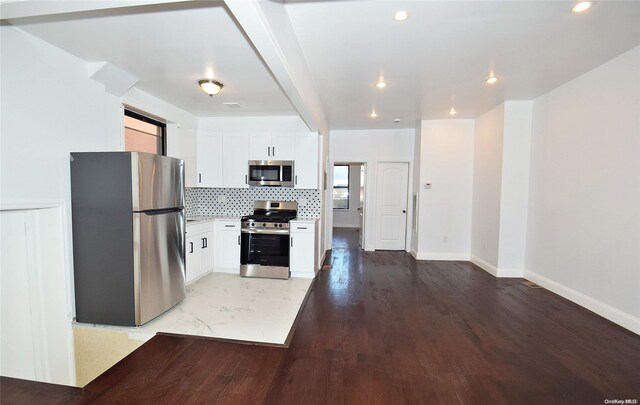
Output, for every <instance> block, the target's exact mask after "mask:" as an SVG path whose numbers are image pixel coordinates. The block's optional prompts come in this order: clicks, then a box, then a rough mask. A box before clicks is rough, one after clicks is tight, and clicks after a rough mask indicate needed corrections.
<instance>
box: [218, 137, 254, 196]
mask: <svg viewBox="0 0 640 405" xmlns="http://www.w3.org/2000/svg"><path fill="white" fill-rule="evenodd" d="M222 149H223V151H224V153H223V156H222V167H223V171H222V186H223V187H229V188H247V187H249V185H248V184H247V181H248V179H247V170H248V169H249V135H248V134H234V133H228V134H224V135H223V136H222Z"/></svg>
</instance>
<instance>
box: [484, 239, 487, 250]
mask: <svg viewBox="0 0 640 405" xmlns="http://www.w3.org/2000/svg"><path fill="white" fill-rule="evenodd" d="M484 250H487V241H485V242H484Z"/></svg>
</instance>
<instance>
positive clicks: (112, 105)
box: [0, 25, 197, 385]
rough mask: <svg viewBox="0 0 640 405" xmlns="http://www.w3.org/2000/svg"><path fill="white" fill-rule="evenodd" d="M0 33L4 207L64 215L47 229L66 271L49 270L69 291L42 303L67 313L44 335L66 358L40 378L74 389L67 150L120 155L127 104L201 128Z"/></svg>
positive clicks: (48, 51) (7, 30)
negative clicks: (119, 95)
mask: <svg viewBox="0 0 640 405" xmlns="http://www.w3.org/2000/svg"><path fill="white" fill-rule="evenodd" d="M0 30H1V35H0V40H1V46H0V51H1V52H2V54H1V70H2V76H1V83H0V86H1V88H2V92H1V103H0V104H1V106H0V109H1V110H0V112H1V116H2V122H1V135H0V136H1V138H0V144H1V146H2V149H1V150H0V154H1V159H0V172H1V173H0V179H1V184H2V194H1V195H0V206H1V208H2V209H3V210H5V209H8V208H12V209H16V208H21V209H24V208H44V207H54V208H56V209H59V210H60V216H61V218H62V219H61V221H59V223H56V222H51V223H49V226H50V227H54V229H51V228H48V229H47V231H48V234H50V235H55V237H57V238H59V239H56V240H53V241H51V243H54V242H55V243H58V244H59V246H60V247H61V250H62V252H63V257H64V258H63V260H64V264H63V265H64V271H63V272H61V273H55V272H53V271H52V272H51V273H50V274H56V275H57V277H59V278H62V280H60V279H56V280H54V281H52V284H51V285H53V284H59V285H62V286H63V288H56V289H55V291H53V292H52V295H47V296H46V297H44V300H45V302H44V303H43V306H44V308H46V309H47V311H57V312H56V313H57V314H60V313H62V314H63V315H64V316H63V317H62V319H63V320H62V321H59V320H60V319H61V318H56V319H58V321H59V322H58V323H57V324H55V325H52V326H51V327H54V328H55V329H56V331H57V333H52V334H47V336H46V337H45V338H46V344H47V345H50V346H51V347H55V356H56V358H57V359H63V361H62V362H59V361H57V360H56V362H51V363H50V365H49V367H53V368H55V369H51V370H49V371H48V373H44V374H42V375H44V377H43V379H44V380H45V381H49V382H55V383H60V384H70V385H72V384H74V382H75V371H74V365H73V364H74V355H73V340H72V339H73V337H72V333H71V322H72V319H73V317H74V316H75V306H74V298H73V296H74V293H73V255H72V239H71V209H70V208H71V207H70V204H71V194H70V177H69V153H70V152H75V151H104V150H121V148H122V126H121V123H122V103H123V102H125V103H127V104H130V105H132V106H134V107H137V108H139V109H143V110H146V111H147V112H149V113H151V114H154V115H157V116H161V117H162V116H163V115H164V114H165V113H167V114H168V116H167V115H165V116H164V118H166V119H167V120H169V121H170V125H174V128H175V129H176V131H177V129H178V123H179V122H185V123H187V124H188V125H191V126H195V125H196V123H197V121H196V120H195V117H193V116H190V115H189V114H187V113H184V112H179V111H178V110H177V109H175V107H174V108H169V106H170V105H169V104H167V103H165V102H162V101H160V100H157V99H154V98H153V97H151V96H149V95H148V94H146V93H144V92H140V91H138V90H132V91H130V92H129V93H127V94H125V96H124V97H123V99H120V98H117V97H114V96H112V95H107V94H106V93H105V90H104V85H103V84H101V83H99V82H96V81H94V80H91V79H90V78H89V75H88V71H87V64H86V63H85V62H84V61H82V60H80V59H78V58H76V57H74V56H72V55H70V54H68V53H66V52H65V51H62V50H60V49H58V48H56V47H54V46H52V45H50V44H48V43H46V42H44V41H42V40H40V39H38V38H35V37H33V36H31V35H29V34H26V33H25V32H23V31H21V30H19V29H17V28H15V27H12V26H8V25H3V26H2V27H0ZM156 108H158V109H157V110H156ZM163 109H164V110H163ZM172 120H174V121H175V122H171V121H172ZM56 227H57V228H56ZM43 237H44V236H42V235H41V236H40V238H43ZM36 242H37V241H36ZM48 265H49V264H47V263H44V266H45V267H44V270H43V271H44V272H48V271H49V269H48V268H47V266H48ZM56 265H57V264H56ZM11 270H12V271H17V269H11ZM3 271H4V269H3ZM54 282H55V283H54ZM25 293H28V292H25ZM52 319H53V318H52ZM61 331H62V332H61ZM61 376H62V377H61Z"/></svg>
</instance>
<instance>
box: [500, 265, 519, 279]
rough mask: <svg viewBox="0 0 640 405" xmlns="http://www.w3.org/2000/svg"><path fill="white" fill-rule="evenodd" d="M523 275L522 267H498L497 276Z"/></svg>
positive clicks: (513, 276) (517, 276)
mask: <svg viewBox="0 0 640 405" xmlns="http://www.w3.org/2000/svg"><path fill="white" fill-rule="evenodd" d="M523 276H524V270H523V269H509V268H504V267H498V275H497V276H496V277H498V278H522V277H523Z"/></svg>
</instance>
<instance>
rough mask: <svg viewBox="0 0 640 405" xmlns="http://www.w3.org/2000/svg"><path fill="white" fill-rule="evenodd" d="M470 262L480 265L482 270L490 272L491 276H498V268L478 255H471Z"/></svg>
mask: <svg viewBox="0 0 640 405" xmlns="http://www.w3.org/2000/svg"><path fill="white" fill-rule="evenodd" d="M471 263H473V264H475V265H476V266H478V267H480V268H481V269H482V270H484V271H486V272H487V273H489V274H491V275H492V276H494V277H498V268H497V267H496V266H494V265H493V264H491V263H489V262H486V261H484V260H482V259H481V258H479V257H478V256H474V255H471Z"/></svg>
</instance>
